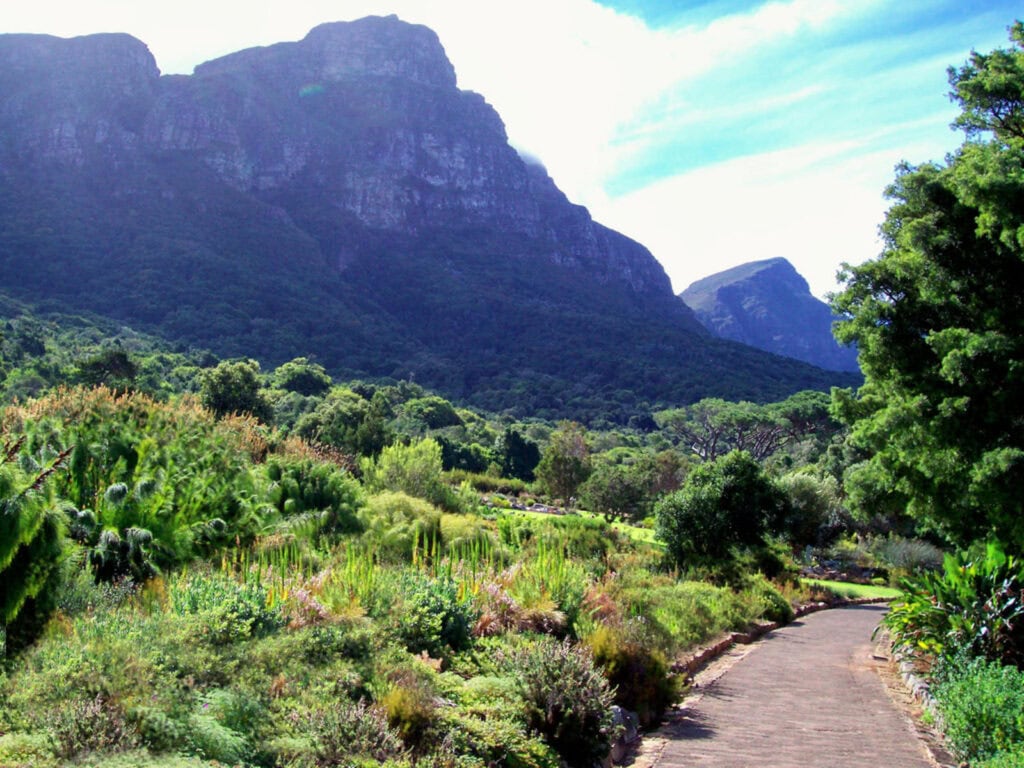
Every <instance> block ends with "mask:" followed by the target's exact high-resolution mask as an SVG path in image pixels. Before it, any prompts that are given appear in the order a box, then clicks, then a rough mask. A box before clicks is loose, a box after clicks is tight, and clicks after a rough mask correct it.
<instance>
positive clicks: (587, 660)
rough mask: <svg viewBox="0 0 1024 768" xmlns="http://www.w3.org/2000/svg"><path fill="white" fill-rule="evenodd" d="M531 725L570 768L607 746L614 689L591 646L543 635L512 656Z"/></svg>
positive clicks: (592, 758) (596, 756)
mask: <svg viewBox="0 0 1024 768" xmlns="http://www.w3.org/2000/svg"><path fill="white" fill-rule="evenodd" d="M514 663H515V668H516V676H517V679H518V681H519V685H520V693H521V696H522V697H523V701H524V702H525V705H526V720H527V724H528V725H529V727H530V728H531V729H533V730H535V731H537V732H538V733H540V734H541V735H542V736H543V737H544V739H545V740H546V741H547V742H548V744H550V745H551V746H552V747H553V748H554V749H555V751H556V752H558V754H559V755H561V757H562V759H563V760H565V761H566V763H568V764H569V765H570V766H573V767H574V768H577V767H578V768H584V767H586V768H589V767H590V766H592V765H593V764H594V763H595V762H598V761H600V760H603V759H604V758H605V756H606V755H607V754H608V752H609V750H610V749H611V742H612V739H613V738H614V734H613V732H612V730H613V728H612V713H611V706H612V703H613V700H614V698H613V694H612V691H611V689H610V688H609V686H608V681H607V680H606V679H605V678H604V676H603V675H602V674H601V673H600V672H599V671H598V669H597V668H596V667H595V666H594V660H593V657H592V656H591V654H590V652H589V651H588V650H586V649H585V648H580V647H578V646H574V645H573V644H571V643H570V642H569V641H568V640H565V641H563V642H557V641H555V640H552V639H541V640H538V641H537V642H536V643H535V644H533V645H530V646H527V647H526V648H524V649H523V650H522V651H520V652H519V653H518V654H517V655H516V658H515V662H514Z"/></svg>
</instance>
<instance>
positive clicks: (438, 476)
mask: <svg viewBox="0 0 1024 768" xmlns="http://www.w3.org/2000/svg"><path fill="white" fill-rule="evenodd" d="M360 466H361V468H362V471H363V482H364V484H365V485H366V487H367V488H368V489H370V490H371V491H401V492H402V493H406V494H409V495H410V496H416V497H417V498H420V499H426V500H427V501H429V502H430V503H431V504H437V505H439V506H443V507H445V508H449V509H453V511H454V508H455V507H456V506H457V502H456V501H455V499H454V494H453V493H452V491H451V489H450V488H449V487H448V486H447V485H445V483H444V481H443V480H442V472H443V464H442V462H441V446H439V445H438V444H437V441H436V440H432V439H430V438H425V439H423V440H420V441H418V442H415V443H413V444H411V445H402V444H401V443H396V444H395V445H391V446H388V447H387V448H385V449H384V450H383V451H381V454H380V456H378V457H377V458H376V459H364V460H363V461H362V463H361V465H360Z"/></svg>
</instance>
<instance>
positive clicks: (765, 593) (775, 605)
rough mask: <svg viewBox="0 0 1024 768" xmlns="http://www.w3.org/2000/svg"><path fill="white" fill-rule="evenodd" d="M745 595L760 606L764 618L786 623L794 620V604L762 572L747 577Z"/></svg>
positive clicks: (759, 611)
mask: <svg viewBox="0 0 1024 768" xmlns="http://www.w3.org/2000/svg"><path fill="white" fill-rule="evenodd" d="M743 596H744V597H746V598H749V599H750V600H752V601H753V603H754V604H755V605H756V606H758V609H759V610H758V613H759V614H760V617H761V618H763V619H767V620H768V621H777V622H779V623H781V624H786V623H788V622H790V621H792V620H793V617H794V615H795V614H794V613H793V606H792V605H790V604H789V600H787V599H786V598H785V597H784V596H783V595H782V593H781V592H779V590H778V588H776V587H775V585H774V584H772V583H771V582H770V581H768V579H766V578H765V577H764V576H762V575H760V574H756V575H754V576H751V577H749V578H747V580H746V585H745V588H744V590H743Z"/></svg>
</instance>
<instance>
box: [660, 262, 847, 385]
mask: <svg viewBox="0 0 1024 768" xmlns="http://www.w3.org/2000/svg"><path fill="white" fill-rule="evenodd" d="M679 296H680V298H682V300H683V301H684V302H686V304H687V306H689V307H690V309H692V310H693V311H694V312H695V313H696V315H697V319H698V320H700V322H701V323H702V324H703V325H704V327H705V328H707V329H708V330H709V331H711V332H712V333H714V334H715V335H717V336H721V337H722V338H726V339H731V340H733V341H739V342H742V343H744V344H749V345H750V346H752V347H757V348H758V349H763V350H765V351H767V352H774V353H775V354H778V355H785V356H786V357H792V358H795V359H797V360H803V361H805V362H808V363H812V364H814V365H818V366H821V367H822V368H827V369H830V370H837V371H851V372H854V371H858V370H859V368H858V366H857V353H856V351H855V350H853V349H852V348H843V347H840V346H839V344H838V343H837V342H836V341H835V339H834V338H833V337H832V322H833V320H834V319H835V318H834V317H833V315H832V310H831V309H830V308H829V307H828V305H827V304H825V303H824V302H823V301H821V300H819V299H817V298H815V297H814V296H813V295H812V294H811V291H810V286H809V285H808V283H807V280H805V279H804V278H803V276H802V275H801V274H800V273H799V272H797V271H796V268H795V267H793V265H792V264H790V263H789V261H787V260H786V259H784V258H774V259H765V260H763V261H752V262H748V263H746V264H741V265H739V266H737V267H732V268H731V269H727V270H724V271H722V272H718V273H717V274H714V275H710V276H709V277H705V278H703V279H702V280H698V281H696V282H695V283H693V284H692V285H691V286H690V287H689V288H687V289H686V290H685V291H683V292H682V293H681V294H679Z"/></svg>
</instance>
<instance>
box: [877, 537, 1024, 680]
mask: <svg viewBox="0 0 1024 768" xmlns="http://www.w3.org/2000/svg"><path fill="white" fill-rule="evenodd" d="M903 590H904V596H903V597H902V598H901V599H898V600H896V601H894V602H893V604H892V607H891V609H890V611H889V613H887V614H886V616H885V617H884V618H883V620H882V623H883V624H884V625H885V626H886V627H888V629H889V631H890V633H891V634H892V637H893V642H894V644H895V645H896V646H897V647H902V648H905V649H906V650H907V651H909V652H911V653H922V652H923V653H926V654H936V655H942V654H944V655H946V656H954V655H957V654H961V653H966V654H969V655H970V656H979V657H982V658H987V659H990V660H997V661H1000V662H1002V663H1006V664H1016V665H1018V666H1022V665H1024V602H1022V600H1021V595H1022V591H1024V563H1022V562H1021V561H1020V560H1019V559H1018V558H1016V557H1014V556H1012V555H1007V554H1005V553H1004V552H1003V550H1002V548H1001V547H1000V546H999V545H997V544H989V545H988V547H987V548H986V549H985V551H984V552H983V553H981V552H975V553H974V554H973V555H969V556H965V555H955V556H954V555H946V558H945V561H944V564H943V571H942V572H941V573H929V572H925V573H923V574H921V575H920V576H918V577H916V578H913V579H906V580H904V582H903Z"/></svg>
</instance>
